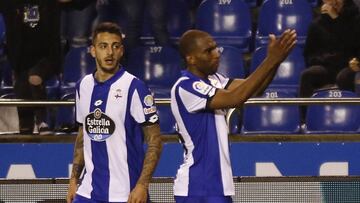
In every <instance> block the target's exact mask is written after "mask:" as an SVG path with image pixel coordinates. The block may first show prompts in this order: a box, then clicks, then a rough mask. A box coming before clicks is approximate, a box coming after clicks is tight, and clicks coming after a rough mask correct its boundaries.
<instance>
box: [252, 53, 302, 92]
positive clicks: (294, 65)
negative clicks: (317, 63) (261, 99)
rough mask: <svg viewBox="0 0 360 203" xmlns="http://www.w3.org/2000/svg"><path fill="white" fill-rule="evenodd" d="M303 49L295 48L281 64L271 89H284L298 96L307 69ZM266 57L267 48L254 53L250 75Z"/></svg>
mask: <svg viewBox="0 0 360 203" xmlns="http://www.w3.org/2000/svg"><path fill="white" fill-rule="evenodd" d="M302 51H303V50H302V48H301V47H299V46H296V47H294V49H293V50H292V52H291V53H290V54H289V56H288V57H287V58H286V59H285V60H284V61H283V62H282V63H281V64H280V67H279V69H278V71H277V73H276V75H275V77H274V79H273V81H272V82H271V83H270V85H269V88H272V89H282V90H285V91H288V92H289V93H291V94H293V95H294V96H297V95H298V94H297V93H298V89H299V82H300V75H301V72H302V71H303V70H304V69H305V62H304V57H303V55H302ZM265 56H266V47H259V48H257V49H256V50H255V52H254V53H253V57H252V61H251V65H250V73H252V72H254V71H255V69H256V68H257V67H258V66H259V65H260V63H261V62H262V60H263V59H264V58H265Z"/></svg>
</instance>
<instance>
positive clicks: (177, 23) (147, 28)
mask: <svg viewBox="0 0 360 203" xmlns="http://www.w3.org/2000/svg"><path fill="white" fill-rule="evenodd" d="M166 2H167V3H166V17H167V18H166V21H167V30H168V32H169V36H170V40H171V41H173V43H174V44H176V43H178V41H179V38H180V37H181V35H182V34H183V33H184V32H185V31H187V30H189V29H191V28H192V22H191V15H190V9H189V5H188V4H189V3H188V2H187V0H171V1H166ZM150 20H151V18H150V17H149V14H148V12H146V13H145V19H144V23H143V33H142V36H141V40H142V42H143V44H145V45H154V44H155V41H154V37H153V34H152V31H151V22H150Z"/></svg>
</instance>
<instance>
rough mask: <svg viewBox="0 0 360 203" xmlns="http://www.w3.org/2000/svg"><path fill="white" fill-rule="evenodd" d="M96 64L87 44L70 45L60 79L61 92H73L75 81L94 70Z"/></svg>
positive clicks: (64, 93)
mask: <svg viewBox="0 0 360 203" xmlns="http://www.w3.org/2000/svg"><path fill="white" fill-rule="evenodd" d="M95 69H96V64H95V60H94V58H93V57H92V56H91V55H90V53H89V51H88V47H87V46H80V47H71V48H70V50H69V52H68V53H67V54H66V56H65V59H64V65H63V75H62V79H61V94H62V95H66V94H69V93H71V92H75V84H76V82H77V81H78V80H79V79H81V78H82V77H84V76H85V75H87V74H90V73H92V72H94V70H95Z"/></svg>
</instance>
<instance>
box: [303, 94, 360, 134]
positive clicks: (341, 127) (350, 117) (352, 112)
mask: <svg viewBox="0 0 360 203" xmlns="http://www.w3.org/2000/svg"><path fill="white" fill-rule="evenodd" d="M351 97H357V95H356V94H355V93H354V92H350V91H340V90H322V91H318V92H316V93H314V94H313V96H312V98H334V99H336V98H351ZM359 128H360V106H359V105H350V104H326V105H325V104H324V105H309V106H308V108H307V113H306V126H305V129H304V131H305V133H308V134H322V133H328V134H335V133H341V134H345V133H357V132H359Z"/></svg>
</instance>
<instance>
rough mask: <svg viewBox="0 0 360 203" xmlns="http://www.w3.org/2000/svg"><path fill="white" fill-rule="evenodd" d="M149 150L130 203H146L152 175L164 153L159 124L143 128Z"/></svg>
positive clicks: (130, 197)
mask: <svg viewBox="0 0 360 203" xmlns="http://www.w3.org/2000/svg"><path fill="white" fill-rule="evenodd" d="M143 131H144V134H145V139H146V142H147V144H148V149H147V151H146V154H145V160H144V165H143V169H142V171H141V175H140V178H139V180H138V181H137V184H136V186H135V188H134V189H133V190H132V191H131V193H130V196H129V200H128V203H132V202H144V203H145V202H146V200H147V189H148V187H149V183H150V181H151V177H152V174H153V172H154V170H155V168H156V165H157V163H158V161H159V159H160V155H161V151H162V141H161V136H160V126H159V124H153V125H147V126H144V127H143Z"/></svg>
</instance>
